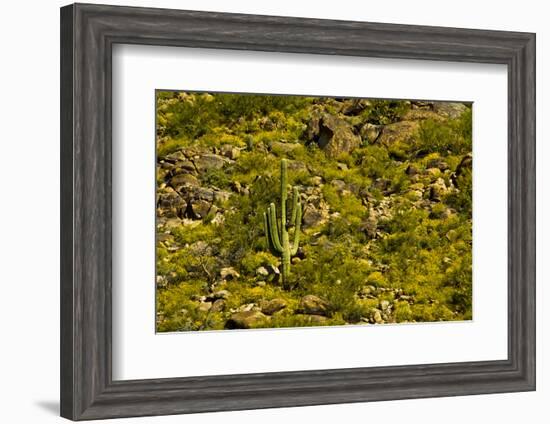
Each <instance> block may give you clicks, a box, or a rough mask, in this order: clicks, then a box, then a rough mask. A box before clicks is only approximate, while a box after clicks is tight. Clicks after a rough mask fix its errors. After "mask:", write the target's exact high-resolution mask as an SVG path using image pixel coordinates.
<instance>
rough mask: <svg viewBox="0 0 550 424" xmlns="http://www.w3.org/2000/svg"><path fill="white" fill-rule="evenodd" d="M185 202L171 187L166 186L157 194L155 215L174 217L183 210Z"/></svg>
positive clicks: (185, 205)
mask: <svg viewBox="0 0 550 424" xmlns="http://www.w3.org/2000/svg"><path fill="white" fill-rule="evenodd" d="M186 207H187V203H186V202H185V200H183V198H182V197H181V196H180V195H179V194H178V193H177V192H176V191H174V190H173V189H172V188H171V187H166V188H165V189H163V190H162V192H160V193H159V195H158V200H157V208H158V209H157V215H158V216H165V217H167V218H176V217H178V216H180V215H181V213H182V210H185V208H186Z"/></svg>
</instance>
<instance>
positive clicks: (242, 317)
mask: <svg viewBox="0 0 550 424" xmlns="http://www.w3.org/2000/svg"><path fill="white" fill-rule="evenodd" d="M267 319H268V317H267V316H266V315H264V314H263V313H261V312H259V311H243V312H236V313H234V314H232V315H231V318H229V320H228V321H227V322H226V323H225V328H227V329H230V330H234V329H245V328H255V327H258V326H260V325H262V324H264V323H265V322H266V321H267Z"/></svg>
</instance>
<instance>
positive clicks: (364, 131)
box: [359, 122, 383, 144]
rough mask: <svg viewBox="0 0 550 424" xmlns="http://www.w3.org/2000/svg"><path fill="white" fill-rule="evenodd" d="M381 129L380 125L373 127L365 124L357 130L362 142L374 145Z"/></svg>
mask: <svg viewBox="0 0 550 424" xmlns="http://www.w3.org/2000/svg"><path fill="white" fill-rule="evenodd" d="M382 128H383V127H382V126H380V125H374V124H371V123H369V122H367V123H366V124H365V125H363V126H362V127H361V129H360V130H359V135H360V136H361V138H362V139H363V141H364V142H367V143H368V144H374V143H376V140H377V139H378V136H379V135H380V133H381V132H382Z"/></svg>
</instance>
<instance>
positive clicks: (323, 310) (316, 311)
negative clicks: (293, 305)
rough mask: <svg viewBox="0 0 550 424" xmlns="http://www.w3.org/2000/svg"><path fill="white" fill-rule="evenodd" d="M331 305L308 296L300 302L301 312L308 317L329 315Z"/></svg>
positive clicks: (318, 298)
mask: <svg viewBox="0 0 550 424" xmlns="http://www.w3.org/2000/svg"><path fill="white" fill-rule="evenodd" d="M329 308H330V304H329V303H328V302H327V301H326V300H324V299H321V298H320V297H318V296H315V295H312V294H308V295H306V296H304V297H302V299H301V300H300V305H299V309H298V310H299V312H300V313H303V314H307V315H328V314H329Z"/></svg>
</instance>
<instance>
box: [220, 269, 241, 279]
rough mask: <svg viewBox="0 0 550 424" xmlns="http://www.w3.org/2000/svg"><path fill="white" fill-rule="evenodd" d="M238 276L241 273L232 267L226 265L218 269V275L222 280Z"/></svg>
mask: <svg viewBox="0 0 550 424" xmlns="http://www.w3.org/2000/svg"><path fill="white" fill-rule="evenodd" d="M240 276H241V275H240V274H239V273H238V272H237V271H236V270H235V268H233V267H226V268H222V269H221V270H220V277H221V278H222V280H227V281H229V280H235V279H237V278H239V277H240Z"/></svg>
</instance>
